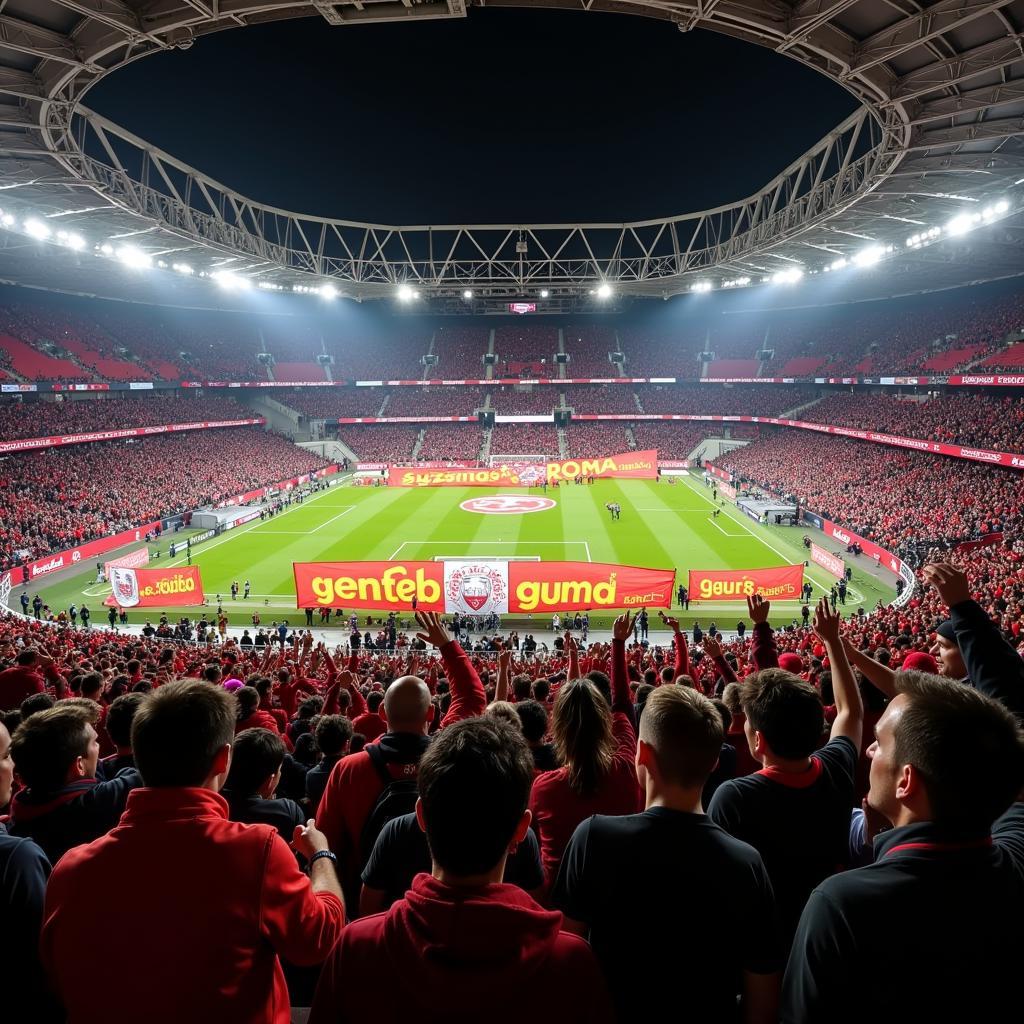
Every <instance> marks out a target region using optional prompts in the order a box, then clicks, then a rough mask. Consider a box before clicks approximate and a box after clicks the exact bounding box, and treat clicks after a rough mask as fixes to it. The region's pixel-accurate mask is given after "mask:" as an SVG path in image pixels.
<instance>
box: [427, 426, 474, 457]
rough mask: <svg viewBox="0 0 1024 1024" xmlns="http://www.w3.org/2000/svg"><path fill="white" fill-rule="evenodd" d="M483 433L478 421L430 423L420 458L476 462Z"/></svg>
mask: <svg viewBox="0 0 1024 1024" xmlns="http://www.w3.org/2000/svg"><path fill="white" fill-rule="evenodd" d="M482 439H483V435H482V433H481V430H480V425H479V424H478V423H449V424H440V423H428V424H426V425H425V430H424V434H423V443H422V444H421V445H420V450H419V454H418V458H420V459H425V460H429V461H437V460H443V461H451V462H475V461H476V460H477V458H478V457H479V455H480V443H481V441H482Z"/></svg>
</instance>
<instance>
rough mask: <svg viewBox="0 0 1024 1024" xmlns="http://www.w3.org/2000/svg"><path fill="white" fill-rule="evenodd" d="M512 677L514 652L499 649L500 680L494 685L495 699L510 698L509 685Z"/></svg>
mask: <svg viewBox="0 0 1024 1024" xmlns="http://www.w3.org/2000/svg"><path fill="white" fill-rule="evenodd" d="M511 678H512V652H511V651H508V650H501V651H498V681H497V683H495V685H494V699H495V701H499V700H508V685H509V681H510V680H511Z"/></svg>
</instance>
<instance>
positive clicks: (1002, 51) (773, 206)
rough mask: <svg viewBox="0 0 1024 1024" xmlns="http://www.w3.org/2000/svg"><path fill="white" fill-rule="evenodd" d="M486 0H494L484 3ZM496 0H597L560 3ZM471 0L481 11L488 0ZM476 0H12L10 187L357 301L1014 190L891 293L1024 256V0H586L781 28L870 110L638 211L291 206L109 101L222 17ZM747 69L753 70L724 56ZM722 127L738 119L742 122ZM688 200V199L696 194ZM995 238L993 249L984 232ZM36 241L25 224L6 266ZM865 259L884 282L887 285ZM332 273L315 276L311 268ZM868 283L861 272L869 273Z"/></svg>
mask: <svg viewBox="0 0 1024 1024" xmlns="http://www.w3.org/2000/svg"><path fill="white" fill-rule="evenodd" d="M476 2H477V3H479V4H480V5H482V4H483V3H484V2H485V0H476ZM486 2H488V3H490V5H491V6H495V5H497V6H510V7H552V8H554V7H560V8H570V9H572V8H577V9H578V8H579V7H580V6H581V5H575V4H571V3H568V2H558V0H550V2H549V0H486ZM468 6H473V2H472V0H471V3H470V4H469V5H468ZM466 7H467V5H466V4H464V3H462V2H461V0H444V2H438V0H425V2H418V0H402V2H389V0H384V2H374V0H341V2H328V0H314V2H309V0H219V2H218V0H150V2H146V3H142V2H137V0H7V2H6V3H3V2H0V202H2V205H3V207H4V208H5V209H14V210H19V211H23V212H25V213H27V212H29V211H31V212H34V213H37V214H39V215H41V216H45V217H51V218H60V223H61V225H62V226H63V227H65V228H68V229H71V228H74V229H75V230H77V231H81V232H82V233H83V234H86V233H88V235H89V236H90V237H91V238H97V239H102V240H106V239H107V238H111V237H131V238H132V241H133V242H135V244H137V245H139V246H140V247H142V248H145V249H146V250H147V251H149V252H150V253H151V254H152V255H153V256H154V258H156V257H161V258H162V257H166V258H167V260H172V259H175V260H188V261H189V262H191V263H193V264H195V265H196V267H197V268H199V267H204V268H206V269H207V270H213V269H217V268H222V269H223V268H230V269H232V270H234V271H236V272H238V273H242V274H245V275H247V276H251V277H255V278H259V279H261V280H264V281H266V282H276V283H277V284H278V285H280V286H282V287H291V286H292V285H293V284H295V283H298V282H306V283H310V282H309V279H310V278H311V277H312V278H316V279H317V281H320V282H322V281H327V280H330V281H331V282H332V283H333V284H335V286H336V287H337V288H338V290H339V291H341V292H342V293H344V294H348V295H352V296H355V297H360V298H368V297H369V298H372V297H380V296H384V295H392V294H394V290H395V286H396V285H397V284H399V283H410V284H414V285H415V286H417V287H418V288H419V289H421V290H422V291H423V292H424V293H425V294H428V295H431V296H436V297H439V298H442V299H443V298H446V297H453V296H457V295H459V294H460V293H461V291H462V290H463V289H472V290H473V292H474V295H477V296H481V297H482V296H486V297H490V298H496V297H502V296H507V297H518V296H522V295H535V294H537V293H538V291H539V290H540V289H541V288H544V289H548V290H549V291H550V292H551V293H552V295H553V297H557V296H566V295H578V294H580V293H583V294H585V293H586V292H587V291H588V290H590V289H593V288H594V287H595V285H596V284H597V283H598V282H602V281H607V282H609V283H612V284H613V285H614V286H615V288H616V290H617V291H618V292H619V293H621V294H626V295H628V294H633V295H653V296H659V295H664V296H667V295H669V294H674V293H677V292H680V291H684V290H686V289H687V288H689V287H690V285H691V284H692V283H693V282H694V281H695V280H708V281H714V282H716V283H724V281H727V280H730V279H735V278H745V277H749V278H751V279H753V280H754V281H757V280H760V279H761V278H763V277H765V276H771V275H772V274H774V273H776V272H778V271H779V270H784V269H786V268H788V267H793V266H804V267H806V268H807V269H808V270H812V269H815V268H819V267H822V266H823V265H825V264H827V263H829V262H831V261H833V260H835V259H838V258H840V257H849V256H851V255H853V254H854V253H855V252H857V251H858V250H859V249H862V248H863V247H864V246H865V245H868V244H870V243H871V242H881V243H889V242H895V243H897V244H898V246H899V247H902V243H903V241H904V240H905V239H906V237H907V236H908V235H911V234H914V233H916V232H919V231H921V229H922V228H927V227H930V226H933V225H936V224H942V223H944V222H945V221H947V220H948V219H949V218H951V217H953V216H955V215H957V214H959V213H961V212H962V211H963V210H964V209H965V207H966V208H970V207H971V205H972V204H974V203H979V204H980V203H985V202H989V201H990V200H992V199H993V198H997V197H1001V196H1006V197H1007V198H1009V199H1010V200H1011V209H1010V216H1009V217H1007V218H1006V219H1005V220H1003V221H1001V222H1000V223H998V224H995V225H992V226H989V227H986V228H985V229H984V231H983V232H979V233H977V234H975V235H974V236H971V238H972V241H971V243H970V247H969V252H970V260H969V265H967V263H968V261H967V260H964V259H962V258H961V257H962V255H963V245H964V244H966V243H955V244H954V243H947V244H942V245H935V246H931V247H928V248H923V249H920V250H913V251H906V252H900V253H898V254H897V256H896V257H894V258H893V259H892V260H891V261H889V262H888V263H887V264H886V266H885V270H884V273H878V274H876V275H874V277H873V280H874V282H875V285H876V286H877V288H879V289H882V290H885V289H888V290H890V291H893V290H898V291H909V290H915V289H917V288H924V287H936V286H944V285H949V284H955V283H959V282H961V281H966V280H968V279H985V278H991V277H1000V276H1006V275H1007V274H1014V273H1021V272H1024V251H1022V248H1021V245H1022V234H1021V221H1022V220H1024V216H1018V214H1019V213H1020V211H1021V209H1022V208H1024V193H1022V192H1021V189H1020V185H1019V183H1021V182H1024V141H1022V140H1024V51H1022V39H1024V36H1022V33H1021V28H1022V27H1024V0H994V2H993V0H987V2H985V0H939V2H938V3H932V4H921V3H913V2H911V0H802V2H798V3H788V2H782V0H743V2H726V0H697V2H696V3H685V2H683V3H676V2H659V0H637V2H619V0H588V2H584V3H583V4H582V7H583V8H584V9H586V10H589V11H603V12H618V13H623V14H639V15H644V16H648V17H655V18H659V19H663V20H668V21H671V22H674V23H675V24H676V25H677V26H678V28H679V29H680V31H690V30H692V29H695V28H702V29H707V30H711V31H716V32H721V33H724V34H726V35H730V36H734V37H737V38H741V39H745V40H747V41H749V42H752V43H756V44H758V45H761V46H767V47H770V48H772V49H774V50H776V51H778V52H779V53H783V54H785V55H786V56H789V57H791V58H793V59H795V60H799V61H800V62H801V63H804V64H807V65H809V66H811V67H813V68H815V69H817V70H818V71H820V72H821V73H822V74H824V75H827V76H828V77H830V78H832V79H833V80H835V81H837V82H838V83H840V84H841V85H842V86H844V87H845V88H846V89H848V90H849V91H850V92H851V93H852V94H853V95H855V96H856V97H857V98H858V99H859V100H860V102H861V106H860V107H859V109H858V110H857V111H856V112H855V113H854V114H853V115H851V116H850V117H849V118H847V119H846V120H845V121H844V122H843V123H842V124H841V125H839V126H838V127H837V128H836V129H835V130H834V131H832V132H830V133H829V134H828V135H827V136H826V137H825V138H824V139H822V140H821V141H820V142H819V143H818V144H817V145H815V146H814V147H812V148H811V149H810V150H808V151H807V152H806V153H805V154H804V155H803V156H801V157H800V158H799V159H798V160H795V161H794V162H793V163H792V164H791V165H790V166H789V167H787V168H786V169H785V170H784V171H783V172H782V173H780V174H779V175H777V176H776V177H775V178H774V179H773V180H772V181H770V182H768V183H767V184H766V185H765V186H764V187H763V188H762V189H761V190H760V191H758V192H757V193H756V194H755V195H752V196H749V197H746V198H744V199H742V200H740V201H738V202H736V203H734V204H731V205H728V206H722V207H718V208H716V209H712V210H703V211H698V212H696V213H687V214H682V215H678V216H671V217H666V218H663V219H655V220H648V221H640V222H633V223H596V224H489V225H407V226H399V225H386V224H367V223H361V222H358V221H349V220H336V219H329V218H323V217H318V216H315V215H312V214H310V215H307V214H301V213H295V212H291V211H287V210H281V209H277V208H274V207H271V206H267V205H265V204H260V203H256V202H254V201H253V200H251V199H249V198H247V197H245V196H243V195H241V194H239V193H238V192H236V191H234V190H233V189H231V188H230V186H228V185H225V184H222V183H220V182H217V181H215V180H213V179H212V178H210V177H208V176H207V175H204V174H203V173H202V172H201V171H200V170H197V169H195V168H192V167H189V166H188V165H186V164H184V163H183V162H181V161H180V160H177V159H176V158H175V157H174V156H172V155H171V154H168V153H165V152H163V151H161V150H159V149H158V148H156V147H154V146H152V145H150V144H149V143H147V142H146V141H144V140H143V139H140V138H138V137H136V136H134V135H132V134H131V133H129V132H126V131H124V130H123V129H121V128H119V127H118V126H117V125H115V124H113V123H112V122H110V121H109V120H107V119H106V118H104V117H102V116H100V115H99V114H97V113H95V112H93V111H92V110H90V109H89V108H88V107H87V106H85V104H84V102H83V101H84V98H85V96H86V93H87V91H88V89H89V87H90V86H91V85H93V84H94V83H95V82H96V81H97V80H98V79H99V78H101V77H102V76H104V75H106V74H109V73H111V72H112V71H115V70H116V69H117V68H119V67H121V66H123V65H124V64H126V63H128V62H130V61H133V60H136V59H139V58H140V57H143V56H145V55H147V54H149V53H154V52H157V51H160V50H166V49H169V48H173V47H179V48H185V47H187V46H189V45H191V43H192V41H193V40H194V39H195V38H196V37H198V36H200V35H203V34H206V33H209V32H214V31H219V30H224V29H229V28H237V27H242V26H245V25H251V24H258V23H263V22H268V21H273V20H278V19H282V18H292V17H305V16H314V17H318V18H323V19H325V20H326V21H327V22H328V23H329V24H331V25H335V26H348V25H356V24H360V23H364V22H371V21H373V22H381V21H408V20H409V19H410V18H456V17H465V16H466V13H467V12H466ZM723 70H724V71H728V72H729V73H731V74H736V73H737V72H736V71H735V70H730V69H723ZM723 130H737V129H736V128H735V126H733V127H729V126H723ZM680 205H683V203H682V202H680ZM982 243H983V244H982ZM24 257H25V249H24V247H23V246H21V245H20V244H18V242H17V240H13V241H12V240H11V239H7V240H6V241H5V242H4V244H3V246H2V247H0V276H3V277H5V278H7V279H12V280H19V279H21V275H20V274H19V270H18V264H19V261H21V263H22V265H23V267H24V268H25V273H26V275H27V276H28V277H31V276H32V275H33V274H35V276H36V277H38V276H39V270H40V268H39V266H38V263H37V264H35V265H34V266H31V267H30V266H29V263H31V261H25V259H24ZM50 273H51V275H52V276H53V277H54V279H55V280H56V279H59V284H57V285H55V286H65V287H73V288H76V289H79V290H102V288H101V287H100V286H97V284H96V281H97V276H98V275H99V276H100V277H101V276H102V275H103V273H104V270H103V268H102V267H101V266H100V265H99V264H98V261H95V260H92V259H90V258H88V257H85V256H81V255H79V256H77V257H72V256H70V255H67V256H65V257H64V258H62V259H60V260H56V261H54V262H53V264H52V267H51V271H50ZM871 279H872V278H871V275H868V278H867V279H866V280H871ZM313 283H316V282H313ZM861 287H862V288H863V287H864V285H863V284H862V285H861Z"/></svg>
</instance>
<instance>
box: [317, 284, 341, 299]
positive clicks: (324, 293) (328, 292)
mask: <svg viewBox="0 0 1024 1024" xmlns="http://www.w3.org/2000/svg"><path fill="white" fill-rule="evenodd" d="M337 297H338V289H337V288H335V287H334V285H333V284H325V285H321V287H320V298H322V299H327V301H328V302H330V301H331V300H333V299H336V298H337Z"/></svg>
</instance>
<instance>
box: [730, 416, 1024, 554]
mask: <svg viewBox="0 0 1024 1024" xmlns="http://www.w3.org/2000/svg"><path fill="white" fill-rule="evenodd" d="M716 462H717V464H718V465H719V466H721V467H722V468H723V469H726V470H729V471H730V472H733V473H735V474H736V475H737V477H738V478H739V479H740V480H741V481H749V482H751V483H753V484H755V485H757V486H758V487H762V488H765V489H766V490H768V491H771V492H772V493H774V494H777V495H780V496H784V497H789V498H792V499H793V500H794V501H796V502H797V503H799V504H800V505H801V506H804V507H806V508H808V509H811V510H812V511H814V512H817V513H819V514H820V515H823V516H825V517H827V518H829V519H831V520H833V521H834V522H836V523H839V524H841V525H842V526H844V527H846V528H847V529H851V530H854V531H856V532H857V533H859V534H861V535H862V536H864V537H867V538H868V539H869V540H873V541H875V542H876V543H878V544H880V545H881V546H882V547H884V548H886V549H887V550H890V551H895V552H896V553H897V554H906V555H908V556H913V555H914V553H915V552H916V551H917V550H918V549H919V547H920V546H922V545H924V546H925V547H928V546H932V545H952V544H956V543H959V542H961V541H967V540H974V539H976V538H978V537H982V536H984V535H986V534H989V533H996V532H1000V531H1013V532H1018V531H1020V530H1021V529H1022V528H1024V476H1022V474H1021V473H1020V472H1018V471H1014V470H1008V469H1002V468H999V467H996V466H988V465H979V464H976V463H969V462H964V461H962V460H960V459H954V458H946V457H941V456H935V455H931V454H923V453H920V452H915V451H907V450H904V449H902V448H890V447H888V446H881V445H877V444H874V443H872V442H869V441H854V440H849V439H847V438H838V437H830V436H826V435H821V434H814V433H810V432H807V431H803V430H789V429H783V428H780V429H777V430H771V429H770V428H769V431H768V432H763V433H762V437H761V438H760V439H759V440H757V441H755V442H753V443H751V444H749V445H745V446H744V447H741V448H736V449H734V450H733V451H730V452H728V453H726V454H724V455H722V456H720V457H719V458H718V459H717V460H716ZM823 467H827V471H823Z"/></svg>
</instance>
